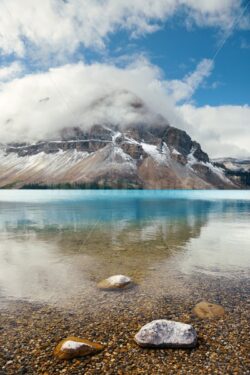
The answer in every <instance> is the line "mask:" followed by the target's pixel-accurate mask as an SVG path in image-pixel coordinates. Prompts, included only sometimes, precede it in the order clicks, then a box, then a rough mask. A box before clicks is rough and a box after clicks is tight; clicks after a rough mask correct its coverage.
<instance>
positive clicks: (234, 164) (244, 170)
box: [213, 158, 250, 188]
mask: <svg viewBox="0 0 250 375" xmlns="http://www.w3.org/2000/svg"><path fill="white" fill-rule="evenodd" d="M213 163H214V165H215V166H217V167H219V168H222V169H223V171H224V174H225V175H226V176H228V177H229V178H230V179H231V180H232V181H234V183H235V184H237V185H241V186H242V187H245V188H249V187H250V158H242V159H236V158H217V159H213Z"/></svg>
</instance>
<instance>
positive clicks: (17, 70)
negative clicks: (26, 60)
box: [0, 62, 23, 84]
mask: <svg viewBox="0 0 250 375" xmlns="http://www.w3.org/2000/svg"><path fill="white" fill-rule="evenodd" d="M22 72H23V66H22V65H21V64H20V63H18V62H13V63H11V64H10V65H7V66H4V67H2V68H0V84H1V82H6V81H10V80H11V79H14V78H17V77H18V76H19V75H20V74H21V73H22Z"/></svg>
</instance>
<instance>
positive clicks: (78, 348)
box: [54, 336, 103, 359]
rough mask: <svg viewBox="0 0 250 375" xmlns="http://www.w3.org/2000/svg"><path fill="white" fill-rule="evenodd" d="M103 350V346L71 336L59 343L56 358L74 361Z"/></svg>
mask: <svg viewBox="0 0 250 375" xmlns="http://www.w3.org/2000/svg"><path fill="white" fill-rule="evenodd" d="M101 350H103V345H101V344H98V343H95V342H91V341H89V340H86V339H80V338H79V337H74V336H70V337H67V338H66V339H64V340H62V341H60V342H59V344H58V345H57V346H56V348H55V350H54V356H55V357H57V358H59V359H72V358H77V357H83V356H86V355H89V354H95V353H98V352H100V351H101Z"/></svg>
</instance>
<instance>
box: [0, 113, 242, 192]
mask: <svg viewBox="0 0 250 375" xmlns="http://www.w3.org/2000/svg"><path fill="white" fill-rule="evenodd" d="M0 187H1V188H24V187H25V188H29V187H33V188H37V187H79V188H145V189H154V188H160V189H164V188H166V189H170V188H180V189H184V188H187V189H189V188H193V189H210V188H236V187H237V182H235V183H234V182H232V181H231V180H230V178H229V177H227V176H226V175H225V173H224V169H223V166H222V167H221V166H218V165H217V166H216V165H214V164H213V163H212V162H210V160H209V157H208V155H207V154H206V153H205V152H203V151H202V149H201V147H200V145H199V144H198V143H197V142H195V141H193V140H192V139H191V138H190V136H189V135H188V134H187V133H186V132H184V131H182V130H179V129H177V128H174V127H172V126H170V125H169V124H168V123H167V121H165V120H164V121H163V120H162V119H161V121H159V124H157V123H152V124H149V123H136V124H135V123H133V124H131V125H129V124H127V125H126V126H124V125H123V126H120V127H119V126H118V125H111V124H109V125H94V126H92V127H90V128H88V130H82V129H81V128H80V127H74V128H66V129H64V130H63V131H61V133H60V136H59V137H58V138H57V139H53V140H46V141H42V140H41V141H39V142H36V143H22V144H21V143H11V144H7V145H1V147H0Z"/></svg>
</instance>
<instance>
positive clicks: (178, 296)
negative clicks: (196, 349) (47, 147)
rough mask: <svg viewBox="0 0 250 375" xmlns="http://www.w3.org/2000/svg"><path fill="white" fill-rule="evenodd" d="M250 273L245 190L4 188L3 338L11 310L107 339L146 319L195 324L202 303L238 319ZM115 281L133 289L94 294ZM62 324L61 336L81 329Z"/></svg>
mask: <svg viewBox="0 0 250 375" xmlns="http://www.w3.org/2000/svg"><path fill="white" fill-rule="evenodd" d="M249 266H250V191H212V190H211V191H179V190H175V191H171V190H170V191H141V190H131V191H126V190H92V191H91V190H81V191H80V190H67V191H66V190H60V191H57V190H33V191H32V190H27V191H25V190H20V191H15V190H11V191H8V190H1V191H0V308H2V310H3V311H5V312H6V311H7V312H6V316H5V320H4V324H5V325H7V326H8V327H9V328H8V330H7V331H8V335H9V337H11V335H12V333H13V327H12V326H11V325H9V324H10V322H9V320H8V316H9V315H10V312H11V314H12V315H11V316H12V318H13V316H14V317H15V316H16V314H17V311H18V314H19V316H20V315H21V316H22V317H23V319H26V318H27V317H28V316H33V317H34V319H36V317H37V314H38V312H37V311H38V310H39V309H41V311H42V313H43V315H45V316H47V314H48V312H49V311H50V314H51V315H50V319H51V317H53V316H54V315H53V314H54V313H55V310H54V309H57V311H59V312H57V315H56V316H57V318H56V317H55V321H57V319H58V316H60V314H62V315H61V319H62V320H63V322H64V323H63V325H64V324H65V319H66V318H65V316H67V319H69V316H70V315H68V314H73V315H74V314H76V315H77V316H78V318H77V319H78V322H80V321H81V319H83V320H84V324H85V329H87V328H86V324H87V323H86V322H91V324H92V325H93V324H96V322H97V321H99V322H102V323H103V326H102V328H101V329H100V330H101V332H102V333H101V335H100V339H102V340H104V341H105V339H107V340H108V338H107V337H109V336H108V333H107V332H111V331H112V329H113V330H114V331H115V332H117V330H118V331H119V332H122V331H124V329H122V324H124V322H126V324H128V325H129V324H132V326H131V330H132V331H133V329H135V327H137V326H138V324H139V323H145V319H146V318H147V319H150V318H156V317H159V316H160V317H162V316H163V315H164V316H165V315H167V316H168V317H170V318H171V317H173V318H178V319H180V318H181V317H182V318H183V320H185V319H192V318H190V316H191V315H190V313H191V309H192V307H193V305H194V304H195V303H196V302H198V301H199V300H202V299H209V300H212V301H213V302H216V303H222V304H223V305H224V306H225V307H226V308H228V311H231V315H230V319H231V321H232V322H234V319H236V316H235V315H234V312H235V309H236V308H239V306H242V308H244V309H245V307H244V306H245V301H246V296H248V295H249V294H248V290H249V289H248V285H249ZM114 274H125V275H128V276H130V277H132V279H133V281H134V284H135V285H134V288H132V289H131V290H128V291H124V293H111V294H110V293H108V292H101V291H99V290H98V289H97V288H96V285H97V283H98V282H99V281H100V280H102V279H104V278H106V277H109V276H111V275H114ZM244 311H245V310H244ZM45 312H46V313H45ZM80 312H81V313H80ZM83 312H84V313H83ZM79 315H81V318H79ZM187 316H188V318H187ZM107 317H109V318H108V320H107ZM67 319H66V320H67ZM115 319H116V327H114V326H113V325H112V324H111V323H110V322H112V321H114V320H115ZM62 320H60V325H62ZM45 322H46V326H49V323H48V319H45ZM67 324H68V325H66V326H67V327H68V328H67V329H65V328H64V331H65V332H66V331H67V332H68V331H70V332H72V331H74V330H75V331H76V330H77V329H76V328H75V326H74V324H73V326H71V325H70V324H71V323H67ZM110 324H111V325H110ZM199 324H200V323H198V325H199ZM227 324H228V323H227ZM232 324H233V323H232ZM238 324H240V323H239V322H238ZM55 325H56V323H54V326H53V327H55ZM23 327H24V326H22V324H21V326H20V330H21V331H20V332H19V333H20V335H22V337H24V336H25V335H27V334H26V333H25V332H24V330H23V329H24V328H23ZM69 327H70V328H69ZM107 327H108V328H107ZM227 327H228V326H227ZM235 327H236V326H235ZM104 328H105V330H104ZM241 328H242V327H241ZM88 329H89V334H91V335H92V334H93V330H91V329H90V328H88ZM88 329H87V331H88ZM209 329H210V330H211V329H214V326H212V327H210V328H209ZM235 329H236V331H237V330H238V329H239V327H236V328H235ZM37 330H38V332H40V331H39V328H36V332H37ZM40 330H41V332H45V331H43V330H44V326H41V327H40ZM75 331H74V332H75ZM104 331H105V334H104V333H103V332H104ZM227 331H230V330H229V329H227ZM77 333H78V332H75V334H77ZM44 334H45V333H44ZM47 334H48V333H46V335H47ZM117 334H118V333H117ZM228 334H229V333H228ZM235 334H236V333H235ZM41 335H42V333H41ZM46 335H45V336H46ZM49 335H50V336H49V337H51V335H52V333H51V331H50V333H49ZM215 335H216V334H215ZM52 336H53V335H52ZM25 337H26V336H25ZM46 337H47V336H46ZM56 337H57V335H56ZM53 339H55V338H54V336H53ZM13 340H14V336H13ZM239 340H241V341H242V340H243V341H244V339H243V337H241V338H239ZM52 342H53V340H52ZM5 345H6V342H5ZM206 350H208V349H207V348H205V349H204V352H205V351H206ZM228 353H229V354H228V355H229V357H230V356H232V354H230V353H231V352H230V351H229V352H228ZM174 358H175V357H173V359H172V360H173V361H174V360H175V359H174ZM157 360H160V359H159V358H158V357H157ZM48 368H50V367H49V365H48ZM242 368H245V367H244V366H243V367H242ZM225 369H226V367H225ZM127 371H130V370H129V368H128V369H127ZM242 373H243V372H242Z"/></svg>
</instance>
